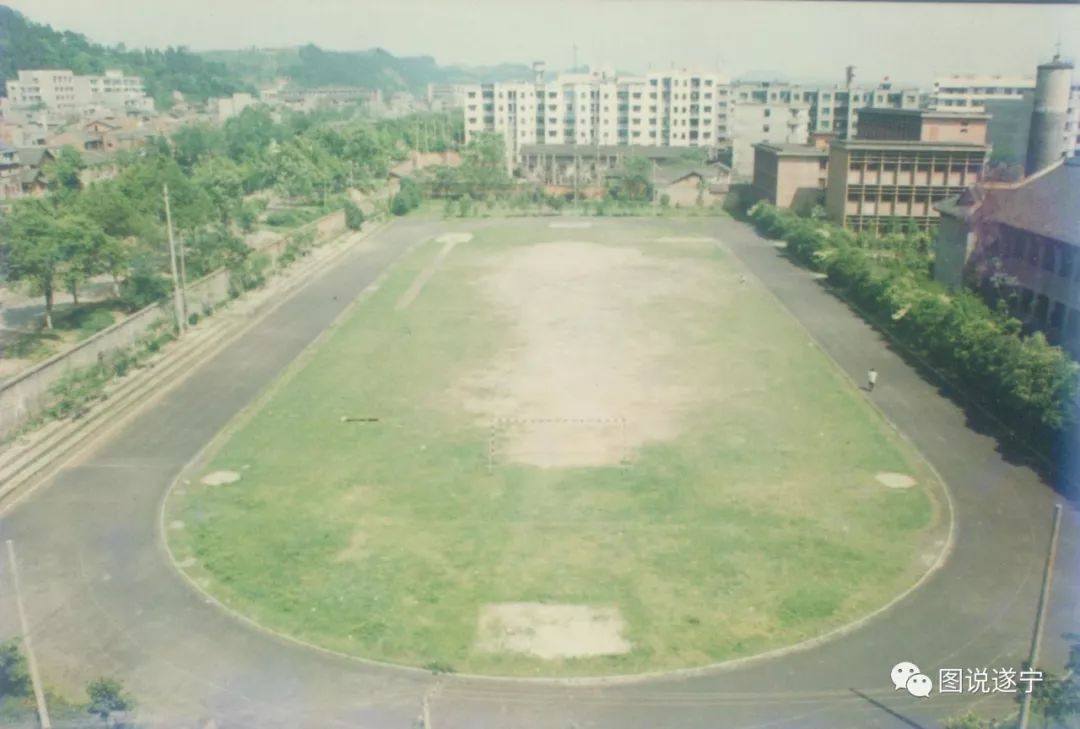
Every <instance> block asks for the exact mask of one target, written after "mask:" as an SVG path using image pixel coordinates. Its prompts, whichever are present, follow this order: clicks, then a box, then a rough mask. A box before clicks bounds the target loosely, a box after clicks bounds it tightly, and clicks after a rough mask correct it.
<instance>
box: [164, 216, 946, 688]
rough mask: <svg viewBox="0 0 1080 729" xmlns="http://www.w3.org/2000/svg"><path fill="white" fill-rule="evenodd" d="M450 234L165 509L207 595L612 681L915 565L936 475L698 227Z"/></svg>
mask: <svg viewBox="0 0 1080 729" xmlns="http://www.w3.org/2000/svg"><path fill="white" fill-rule="evenodd" d="M402 224H407V222H406V223H402ZM467 229H476V230H475V233H474V235H473V237H472V238H471V240H467V241H465V240H463V238H464V237H467V236H463V238H462V239H453V238H443V239H441V240H432V241H427V242H426V243H424V244H423V245H421V246H419V247H417V248H415V249H414V250H413V251H412V252H411V253H409V254H407V255H406V256H405V257H404V258H403V259H401V260H400V261H399V262H398V264H396V265H395V267H394V268H393V269H392V271H391V272H390V274H389V275H388V276H387V277H386V278H385V279H384V281H383V282H382V284H381V286H380V287H379V289H378V290H377V291H376V292H375V293H374V294H373V295H371V296H370V297H369V298H366V299H365V300H363V301H361V302H360V303H359V304H358V305H357V306H355V307H354V308H353V309H352V311H351V312H350V313H349V314H348V315H347V316H346V317H345V318H344V319H343V320H342V321H341V322H340V324H339V326H338V327H337V328H336V329H335V330H334V331H333V333H332V334H331V335H330V336H328V337H327V338H326V339H325V340H324V341H323V342H322V343H321V344H320V345H319V346H318V347H317V348H315V349H313V350H310V351H309V352H308V353H307V354H306V355H305V356H304V357H302V358H301V360H300V361H298V362H297V363H296V364H295V366H294V367H292V368H291V369H290V370H289V371H288V372H287V373H285V375H284V376H283V377H282V378H281V380H280V381H279V382H278V383H277V384H276V385H275V386H274V388H272V391H271V392H269V393H267V395H266V397H264V398H263V399H262V401H261V402H260V403H259V404H258V405H257V406H256V407H254V408H252V409H251V411H250V412H248V413H246V414H245V415H244V416H242V417H241V418H240V419H239V421H238V422H237V423H236V424H235V425H234V426H233V427H232V428H230V429H229V431H228V432H227V433H226V434H225V436H224V437H223V438H222V439H221V442H220V443H219V444H218V447H217V448H216V449H215V450H213V451H212V452H211V455H210V457H209V459H208V462H207V463H206V464H205V465H204V466H203V467H201V468H200V470H199V471H198V472H196V473H193V474H192V475H191V479H190V483H189V484H186V485H183V487H182V488H179V489H177V490H176V491H175V492H174V494H173V495H172V497H171V498H170V501H169V504H168V506H167V508H168V514H167V517H166V519H167V523H169V524H170V525H171V528H170V529H169V540H170V544H171V547H172V549H173V551H174V554H175V556H176V558H177V560H178V561H179V562H180V564H181V565H182V566H183V567H184V568H185V569H186V570H187V571H188V572H189V574H190V575H191V576H192V577H193V578H195V579H196V580H197V581H199V582H200V584H202V585H203V586H204V587H206V589H208V590H209V591H211V592H212V593H213V594H215V595H216V596H218V597H219V598H220V599H222V600H223V601H224V602H225V603H226V604H228V605H230V606H232V607H234V608H236V609H238V610H240V611H242V612H244V613H246V614H248V615H250V616H251V617H253V618H254V619H255V620H257V621H258V622H260V623H262V624H264V625H266V626H268V627H272V628H274V629H278V630H281V631H284V632H287V633H289V634H292V635H295V636H297V637H299V638H302V639H304V640H308V641H311V642H313V643H316V644H319V645H322V646H325V647H327V648H331V649H334V650H337V651H342V652H345V653H349V654H354V655H357V656H363V657H367V658H372V659H378V660H383V661H390V662H396V663H403V664H409V665H414V666H427V667H431V668H439V669H443V670H454V671H459V672H471V673H490V674H502V675H527V676H536V675H545V676H568V675H592V674H611V673H632V672H640V671H647V670H661V669H670V668H678V667H688V666H700V665H705V664H709V663H713V662H717V661H722V660H724V659H729V658H735V657H739V656H745V655H749V654H753V653H757V652H761V651H764V650H767V649H770V648H775V647H779V646H783V645H786V644H790V643H794V642H797V641H799V640H802V639H806V638H809V637H812V636H814V635H818V634H820V633H822V632H824V631H826V630H828V629H830V628H832V627H835V626H838V625H841V624H843V623H846V622H849V621H851V620H853V619H855V618H857V617H860V616H862V615H865V614H866V613H868V612H870V611H872V610H874V609H875V608H877V607H879V606H881V605H883V604H885V603H886V602H888V601H889V599H891V598H892V597H893V596H894V595H896V594H897V593H899V592H900V591H902V590H904V589H905V588H907V587H909V586H910V585H912V584H913V583H914V582H915V580H917V579H918V577H919V575H921V574H922V573H923V572H924V571H925V570H926V568H927V567H928V565H929V564H930V563H931V562H932V561H933V560H934V559H935V558H936V556H937V554H938V552H939V551H940V549H941V545H942V544H943V540H944V534H945V526H946V525H945V521H946V518H945V515H944V513H943V507H942V506H941V504H942V503H943V498H942V497H941V486H940V484H938V483H937V482H936V481H935V480H934V477H933V475H932V474H931V472H930V471H929V469H928V468H927V467H926V466H925V465H924V464H923V463H922V462H921V461H920V460H919V459H918V458H917V457H916V455H915V454H914V453H913V452H912V451H911V449H910V448H909V447H908V446H907V445H906V444H905V443H904V442H903V441H902V440H901V439H899V438H898V437H897V436H896V435H895V434H894V433H893V432H892V431H891V430H890V428H889V427H888V425H887V424H886V423H885V422H884V421H883V420H882V419H881V418H880V416H879V415H878V414H877V413H876V412H875V411H874V410H873V409H872V408H871V407H869V405H868V404H867V403H866V402H865V399H864V396H863V395H862V394H861V393H860V392H859V391H858V389H857V388H856V387H855V386H854V385H852V384H851V383H850V382H849V381H847V380H846V379H844V378H842V377H841V376H840V375H839V374H838V372H837V371H836V370H835V369H834V367H833V366H832V364H831V363H830V361H829V360H828V359H827V357H826V356H825V355H824V354H823V353H821V352H820V351H819V350H818V349H817V348H816V347H815V346H814V345H813V343H812V342H811V341H810V340H809V338H808V336H807V335H806V333H805V332H804V331H803V330H802V329H801V328H800V327H799V326H798V325H797V324H796V323H795V322H794V320H792V319H791V317H790V316H789V315H788V314H787V313H786V312H785V311H783V310H782V309H781V308H780V306H779V305H778V304H777V303H776V302H775V300H774V299H773V298H772V297H771V296H770V294H768V292H767V291H765V290H764V289H763V288H762V287H761V286H760V284H758V283H757V282H756V281H755V280H753V279H748V280H745V281H743V280H740V269H739V268H738V265H737V262H736V261H735V260H734V259H733V258H732V256H731V255H730V254H728V253H726V252H725V251H724V249H723V247H722V245H718V244H717V242H716V241H714V240H711V239H710V238H709V233H708V232H707V231H708V230H709V223H708V221H657V220H653V221H639V220H625V219H623V220H610V219H609V220H594V221H591V222H590V223H589V227H587V228H585V227H582V228H569V227H551V223H550V222H549V220H514V221H509V220H507V221H498V220H495V221H488V222H486V223H485V224H483V225H480V224H477V223H471V224H461V223H447V230H448V231H455V230H457V231H462V230H467ZM208 474H209V475H212V477H211V478H209V479H208V480H209V481H211V482H212V483H215V484H216V485H207V484H205V483H203V482H202V479H203V478H205V477H206V476H207V475H208ZM885 474H894V476H893V477H892V479H891V480H892V481H893V486H895V485H897V484H896V483H895V482H896V481H898V480H899V481H902V480H903V479H902V478H899V479H898V477H897V476H896V474H902V475H904V476H907V477H909V478H910V479H911V480H913V482H914V485H913V486H910V487H908V488H890V487H887V486H886V485H884V484H883V482H882V479H883V478H884V480H890V479H889V478H888V477H886V476H885ZM222 481H231V482H230V483H225V484H222V483H220V482H222Z"/></svg>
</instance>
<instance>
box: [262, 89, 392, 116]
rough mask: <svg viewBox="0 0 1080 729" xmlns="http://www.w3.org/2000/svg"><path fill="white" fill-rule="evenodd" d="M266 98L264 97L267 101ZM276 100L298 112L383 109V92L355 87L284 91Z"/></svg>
mask: <svg viewBox="0 0 1080 729" xmlns="http://www.w3.org/2000/svg"><path fill="white" fill-rule="evenodd" d="M265 98H266V97H264V100H265ZM276 98H277V99H278V100H279V101H280V102H281V103H283V104H285V105H286V106H288V107H290V108H293V109H296V110H298V111H311V110H312V109H320V108H327V107H334V106H346V105H349V104H359V105H361V106H364V107H365V108H368V109H370V110H378V109H381V108H382V105H383V99H382V92H381V91H379V90H378V89H361V88H356V87H354V86H325V87H321V88H317V89H282V90H280V91H278V92H277V94H276Z"/></svg>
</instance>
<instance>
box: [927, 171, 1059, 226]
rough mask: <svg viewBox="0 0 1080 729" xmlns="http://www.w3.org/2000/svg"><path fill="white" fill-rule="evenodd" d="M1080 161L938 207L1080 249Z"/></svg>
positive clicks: (988, 186) (980, 190) (979, 189)
mask: <svg viewBox="0 0 1080 729" xmlns="http://www.w3.org/2000/svg"><path fill="white" fill-rule="evenodd" d="M1077 199H1080V159H1076V158H1072V159H1069V160H1065V161H1063V162H1060V163H1058V164H1057V165H1055V166H1054V167H1049V168H1047V169H1046V170H1044V171H1043V172H1040V173H1038V174H1035V175H1032V176H1031V177H1028V178H1026V179H1024V180H1021V181H1019V182H1013V183H986V184H984V185H979V186H977V187H973V188H969V189H968V190H967V191H966V192H964V193H963V194H962V195H960V196H958V197H953V198H949V199H947V200H942V201H941V202H939V203H938V204H937V205H936V206H935V207H937V209H938V210H940V211H941V212H942V213H944V214H946V215H951V216H952V217H956V218H962V219H964V220H970V219H972V218H973V217H976V216H978V217H979V219H980V220H983V221H992V222H996V223H1001V224H1003V225H1008V226H1011V227H1013V228H1017V229H1019V230H1024V231H1027V232H1029V233H1035V234H1037V235H1042V236H1045V237H1047V238H1053V239H1054V240H1059V241H1063V242H1065V243H1068V244H1070V245H1074V246H1080V205H1077V204H1076V200H1077Z"/></svg>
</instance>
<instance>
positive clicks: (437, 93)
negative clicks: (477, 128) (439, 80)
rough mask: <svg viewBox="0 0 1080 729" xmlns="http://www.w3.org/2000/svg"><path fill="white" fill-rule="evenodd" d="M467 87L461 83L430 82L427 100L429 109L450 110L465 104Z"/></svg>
mask: <svg viewBox="0 0 1080 729" xmlns="http://www.w3.org/2000/svg"><path fill="white" fill-rule="evenodd" d="M465 93H466V87H465V86H463V85H461V84H428V85H427V95H426V96H425V101H426V102H427V107H428V110H429V111H449V110H451V109H461V108H463V107H464V106H465Z"/></svg>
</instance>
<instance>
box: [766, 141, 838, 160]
mask: <svg viewBox="0 0 1080 729" xmlns="http://www.w3.org/2000/svg"><path fill="white" fill-rule="evenodd" d="M754 149H761V150H764V151H766V152H772V153H774V154H776V155H777V156H779V157H820V158H822V159H825V158H826V157H828V156H829V150H828V149H825V148H823V147H813V146H810V145H808V144H784V143H779V142H758V143H757V144H755V145H754Z"/></svg>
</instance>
